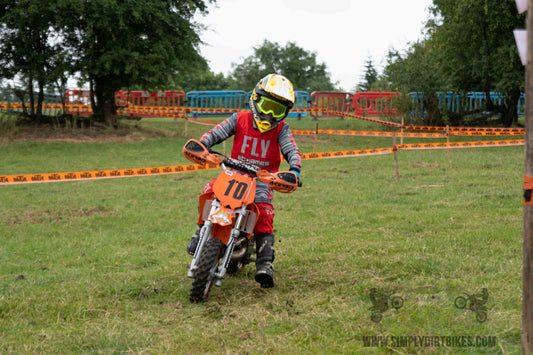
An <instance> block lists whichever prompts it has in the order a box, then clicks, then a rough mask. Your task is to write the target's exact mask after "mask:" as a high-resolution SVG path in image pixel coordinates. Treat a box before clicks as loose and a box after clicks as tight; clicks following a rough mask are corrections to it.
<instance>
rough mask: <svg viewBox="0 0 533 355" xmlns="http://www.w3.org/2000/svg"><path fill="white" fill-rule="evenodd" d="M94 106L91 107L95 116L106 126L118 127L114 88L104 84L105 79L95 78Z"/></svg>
mask: <svg viewBox="0 0 533 355" xmlns="http://www.w3.org/2000/svg"><path fill="white" fill-rule="evenodd" d="M94 86H95V94H96V106H95V108H93V112H94V114H95V117H96V118H97V119H98V120H101V121H102V122H104V123H105V125H106V126H110V127H114V128H117V127H118V120H117V108H116V105H115V91H116V90H115V88H113V87H110V86H108V85H106V84H105V79H104V78H102V79H96V80H95V85H94Z"/></svg>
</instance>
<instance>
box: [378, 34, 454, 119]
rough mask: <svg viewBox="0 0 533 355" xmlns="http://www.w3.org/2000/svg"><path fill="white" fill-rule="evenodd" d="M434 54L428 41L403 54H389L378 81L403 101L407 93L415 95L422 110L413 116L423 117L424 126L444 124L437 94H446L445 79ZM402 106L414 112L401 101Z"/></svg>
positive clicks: (448, 87)
mask: <svg viewBox="0 0 533 355" xmlns="http://www.w3.org/2000/svg"><path fill="white" fill-rule="evenodd" d="M437 50H438V49H437V48H435V47H434V45H433V42H432V41H431V40H429V39H428V40H423V41H420V42H417V43H414V44H412V45H411V46H410V47H409V48H408V49H407V50H406V52H405V53H403V54H401V53H399V52H398V51H396V50H390V51H389V53H388V56H387V65H386V66H385V69H384V71H383V78H382V81H385V82H386V83H387V85H388V88H389V90H390V91H399V92H402V93H403V100H407V99H408V96H407V95H408V93H411V92H416V93H417V94H416V95H417V99H419V100H421V103H422V105H421V107H423V109H424V110H423V112H416V111H415V112H416V113H418V114H419V116H424V120H425V124H427V125H436V124H443V123H448V122H443V117H442V113H441V110H440V108H439V102H438V98H437V92H439V91H447V90H449V89H450V86H449V83H448V81H447V77H446V76H445V75H443V74H442V72H441V71H440V70H439V68H440V66H439V63H438V61H437V56H436V55H435V54H434V52H435V51H437ZM402 104H403V106H404V107H405V109H408V110H409V112H411V111H412V110H415V109H417V107H410V106H409V105H408V102H406V101H402Z"/></svg>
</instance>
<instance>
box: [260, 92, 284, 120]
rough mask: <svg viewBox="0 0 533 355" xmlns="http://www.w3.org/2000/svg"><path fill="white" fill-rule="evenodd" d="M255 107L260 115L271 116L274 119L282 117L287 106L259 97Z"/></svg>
mask: <svg viewBox="0 0 533 355" xmlns="http://www.w3.org/2000/svg"><path fill="white" fill-rule="evenodd" d="M257 107H258V108H259V110H260V111H261V113H263V114H265V115H268V114H271V115H272V117H274V118H280V117H283V116H284V115H285V112H287V106H285V105H283V104H282V103H279V102H277V101H274V100H272V99H269V98H268V97H264V96H261V99H259V102H258V103H257Z"/></svg>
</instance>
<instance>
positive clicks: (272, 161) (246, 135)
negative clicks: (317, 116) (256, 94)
mask: <svg viewBox="0 0 533 355" xmlns="http://www.w3.org/2000/svg"><path fill="white" fill-rule="evenodd" d="M284 125H285V122H284V121H283V122H281V123H280V124H279V125H278V126H277V127H275V128H274V129H272V130H270V131H267V132H265V133H261V132H259V131H258V130H256V129H255V128H254V127H253V118H252V113H251V112H249V111H248V112H239V116H238V118H237V127H236V130H235V138H234V140H233V148H232V150H231V157H232V158H233V159H238V160H240V161H244V162H249V163H252V164H254V165H257V166H259V167H261V168H263V169H266V170H268V171H271V172H277V171H278V170H279V165H280V163H281V156H280V147H279V143H278V136H279V132H281V129H282V128H283V126H284Z"/></svg>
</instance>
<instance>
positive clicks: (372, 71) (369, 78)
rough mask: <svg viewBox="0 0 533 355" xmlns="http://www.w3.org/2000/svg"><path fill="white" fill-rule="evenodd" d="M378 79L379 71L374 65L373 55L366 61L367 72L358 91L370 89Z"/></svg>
mask: <svg viewBox="0 0 533 355" xmlns="http://www.w3.org/2000/svg"><path fill="white" fill-rule="evenodd" d="M377 81H378V72H377V70H376V68H375V67H374V63H373V61H372V57H370V56H369V57H368V58H367V60H366V62H365V73H364V75H363V78H362V81H361V82H360V83H359V85H358V86H357V88H356V91H370V90H371V88H372V86H373V85H374V83H376V82H377Z"/></svg>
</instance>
